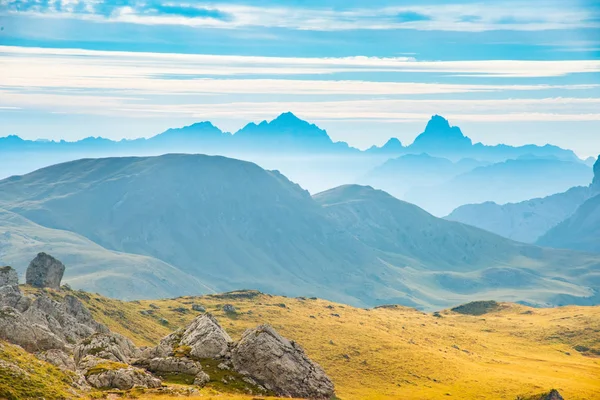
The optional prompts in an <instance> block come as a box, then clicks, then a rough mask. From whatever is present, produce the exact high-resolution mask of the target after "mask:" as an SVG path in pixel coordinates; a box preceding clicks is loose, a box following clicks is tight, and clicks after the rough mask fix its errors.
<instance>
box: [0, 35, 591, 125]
mask: <svg viewBox="0 0 600 400" xmlns="http://www.w3.org/2000/svg"><path fill="white" fill-rule="evenodd" d="M0 68H1V69H2V74H1V75H0V94H1V95H0V108H5V109H6V108H14V109H23V110H42V111H47V112H53V113H67V114H94V115H108V116H115V115H117V116H124V117H132V118H133V117H135V118H173V117H177V116H179V117H181V116H183V117H187V118H194V119H212V118H238V119H240V118H241V119H244V120H248V119H260V118H265V117H267V116H272V113H273V112H274V110H281V111H284V110H292V111H295V112H298V113H300V114H301V115H303V116H305V117H306V118H311V119H321V120H323V119H350V120H351V119H373V120H381V121H396V120H402V121H407V120H423V119H426V118H427V117H428V116H430V115H431V114H435V113H442V114H445V115H451V116H455V117H456V118H460V119H461V120H467V121H598V120H600V117H599V116H600V113H598V110H599V109H600V99H599V98H577V94H578V93H579V92H580V91H582V90H585V92H581V93H585V94H586V95H588V96H589V93H590V90H591V91H592V92H593V93H598V91H597V90H596V89H599V88H600V84H596V83H591V84H574V85H557V84H555V85H549V84H514V83H512V82H514V80H513V79H510V80H498V82H499V83H497V84H477V83H460V84H450V83H434V82H430V83H421V82H410V81H393V82H379V81H368V80H358V79H357V80H336V78H335V75H333V74H335V73H336V72H340V71H354V72H371V71H379V70H385V71H396V72H398V73H402V74H403V75H402V78H403V80H406V78H408V79H409V78H410V76H411V75H410V73H411V72H420V73H423V72H428V73H431V74H434V73H435V74H440V73H452V74H477V75H483V76H490V75H492V76H497V75H502V76H511V77H512V76H519V77H531V76H564V75H567V74H572V73H582V72H598V71H600V61H598V60H588V61H586V60H582V61H510V60H508V61H456V62H418V61H414V60H412V59H409V58H367V57H347V58H281V57H245V56H213V55H193V54H162V53H160V54H159V53H132V52H107V51H92V50H77V49H39V48H22V47H6V46H4V47H2V46H0ZM300 71H301V73H302V74H305V75H315V76H317V75H319V78H320V79H316V77H315V78H312V79H306V78H304V79H291V78H290V77H289V75H290V74H298V73H300ZM244 74H250V75H252V76H253V78H245V77H244V76H243V75H244ZM330 75H331V76H330ZM196 76H201V77H202V78H198V79H191V78H195V77H196ZM254 76H259V77H260V78H254ZM217 78H218V79H217ZM323 78H325V79H323ZM549 91H552V94H549V95H548V96H555V93H557V92H558V93H561V95H562V96H564V97H552V98H551V97H548V98H544V99H539V98H538V99H536V98H529V99H511V98H509V97H510V96H514V95H515V93H520V94H519V97H524V96H526V95H527V94H526V93H527V92H530V94H531V95H532V96H531V97H541V96H542V95H543V93H545V92H549ZM467 93H471V94H477V95H478V97H480V98H478V99H476V100H464V99H462V100H460V99H451V98H450V99H448V95H452V94H455V95H458V94H467ZM423 95H440V96H442V95H445V96H444V98H445V99H437V100H435V99H424V98H423V97H424V96H423ZM399 96H403V97H407V98H398V97H399ZM486 96H490V97H491V98H486ZM240 98H243V99H244V100H243V101H242V100H240ZM332 99H335V100H332Z"/></svg>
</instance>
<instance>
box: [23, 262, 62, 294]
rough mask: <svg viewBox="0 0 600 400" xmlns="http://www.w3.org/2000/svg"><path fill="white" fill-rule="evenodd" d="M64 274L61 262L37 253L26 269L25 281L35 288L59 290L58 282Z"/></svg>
mask: <svg viewBox="0 0 600 400" xmlns="http://www.w3.org/2000/svg"><path fill="white" fill-rule="evenodd" d="M64 273H65V266H64V265H63V263H62V262H60V261H58V260H57V259H56V258H54V257H52V256H51V255H49V254H46V253H39V254H38V255H37V256H36V257H35V258H34V259H33V260H31V262H30V263H29V267H27V272H26V273H25V280H26V283H27V284H28V285H31V286H34V287H37V288H46V287H47V288H51V289H56V290H58V289H60V281H61V280H62V277H63V274H64Z"/></svg>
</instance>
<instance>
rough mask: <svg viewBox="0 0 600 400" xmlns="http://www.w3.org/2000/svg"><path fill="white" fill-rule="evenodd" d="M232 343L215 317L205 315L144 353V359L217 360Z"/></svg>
mask: <svg viewBox="0 0 600 400" xmlns="http://www.w3.org/2000/svg"><path fill="white" fill-rule="evenodd" d="M231 342H232V340H231V338H230V337H229V335H228V334H227V332H225V331H224V330H223V328H221V325H219V323H218V322H217V320H216V319H215V317H213V316H212V315H211V314H204V315H200V316H198V317H196V318H195V319H194V320H193V321H192V322H191V323H190V324H189V325H188V326H187V327H186V328H185V329H180V330H178V331H176V332H174V333H172V334H170V335H168V336H166V337H165V338H163V339H162V340H161V341H160V343H159V345H158V346H157V347H155V348H151V349H147V350H146V351H144V353H143V355H142V358H145V359H152V358H165V357H171V356H179V357H181V356H185V357H193V358H197V359H200V358H213V359H216V358H220V357H223V356H225V355H226V353H227V350H228V348H229V344H230V343H231Z"/></svg>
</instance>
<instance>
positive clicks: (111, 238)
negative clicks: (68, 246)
mask: <svg viewBox="0 0 600 400" xmlns="http://www.w3.org/2000/svg"><path fill="white" fill-rule="evenodd" d="M0 207H3V208H5V209H8V210H10V211H12V212H14V213H18V214H20V215H22V216H24V217H26V218H28V219H30V220H32V221H34V222H35V223H37V224H40V225H43V226H45V227H48V228H52V229H63V230H69V231H72V232H76V233H78V234H80V235H83V236H85V237H86V238H88V239H90V240H92V241H94V242H96V243H98V244H99V245H101V246H103V247H104V248H106V249H110V250H114V251H120V252H127V253H133V254H141V255H146V256H151V257H154V258H157V259H160V260H163V261H165V262H167V263H169V264H171V265H173V266H174V267H176V268H178V269H179V270H181V271H183V272H184V273H186V274H189V275H192V276H194V277H197V278H198V279H200V280H201V281H202V282H203V283H205V284H206V285H208V286H210V287H211V288H213V289H214V290H217V291H221V290H233V289H239V288H256V289H260V290H264V291H270V292H273V293H278V294H286V295H304V296H311V295H317V296H322V297H327V298H329V299H333V300H336V301H342V302H346V303H350V304H357V305H375V304H383V303H402V304H407V305H414V306H418V307H423V308H431V307H435V306H445V305H448V304H455V303H461V302H465V301H470V300H473V297H474V296H476V297H477V298H480V297H482V296H483V297H486V298H495V299H499V300H512V301H517V300H519V301H525V302H528V303H533V304H562V303H563V302H567V303H568V302H574V303H578V302H584V303H585V302H593V301H594V300H593V296H594V292H593V290H592V289H590V287H588V286H587V283H586V281H585V280H586V278H587V277H588V276H589V275H590V274H592V273H593V272H594V268H596V269H597V267H598V265H599V260H600V258H598V257H593V256H588V255H585V254H579V253H574V252H570V251H560V250H546V249H542V248H538V247H535V246H529V245H524V244H519V243H516V242H512V241H510V240H507V239H504V238H501V237H499V236H496V235H494V234H491V233H488V232H485V231H482V230H479V229H477V228H473V227H469V226H466V225H462V224H459V223H455V222H450V221H445V220H441V219H438V218H435V217H433V216H432V215H430V214H428V213H427V212H425V211H423V210H422V209H420V208H418V207H416V206H414V205H411V204H408V203H405V202H402V201H400V200H397V199H396V198H394V197H392V196H390V195H388V194H387V193H385V192H381V191H376V190H373V189H372V188H369V187H360V186H342V187H339V188H336V189H333V190H330V191H327V192H325V193H321V194H319V195H317V196H315V197H314V198H313V197H311V196H310V195H309V194H308V192H306V191H304V190H303V189H302V188H301V187H300V186H298V185H296V184H294V183H292V182H290V181H289V180H288V179H287V178H285V177H284V176H283V175H281V174H280V173H278V172H276V171H265V170H263V169H262V168H260V167H258V166H257V165H255V164H252V163H248V162H243V161H239V160H233V159H228V158H224V157H210V156H202V155H181V154H171V155H166V156H161V157H146V158H136V157H129V158H109V159H96V160H90V159H87V160H79V161H75V162H70V163H66V164H60V165H56V166H53V167H49V168H45V169H42V170H38V171H36V172H34V173H31V174H28V175H25V176H20V177H13V178H9V179H6V180H4V181H0ZM561 296H562V297H561Z"/></svg>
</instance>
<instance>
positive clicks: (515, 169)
mask: <svg viewBox="0 0 600 400" xmlns="http://www.w3.org/2000/svg"><path fill="white" fill-rule="evenodd" d="M166 153H187V154H193V153H202V154H208V155H222V156H227V157H230V158H237V159H241V160H246V161H251V162H254V163H256V164H258V165H260V166H261V167H262V168H265V169H268V170H278V171H280V172H281V173H283V174H284V175H285V176H286V177H288V178H289V179H291V180H293V181H294V182H297V183H299V184H301V185H302V186H303V187H304V188H306V189H307V190H309V191H310V192H311V193H318V192H321V191H324V190H327V189H330V188H332V187H336V186H340V185H343V184H348V183H358V184H363V185H369V186H373V187H376V188H379V189H383V190H385V191H387V192H389V193H391V194H393V195H394V196H396V197H399V198H402V199H404V200H408V201H410V202H412V203H415V204H417V205H419V206H421V207H423V208H425V209H426V210H427V211H429V212H432V213H434V214H435V215H438V216H443V215H447V214H448V213H449V212H451V211H452V210H453V209H454V208H456V207H458V206H460V205H463V204H469V203H478V202H482V201H494V202H498V203H503V202H507V201H512V202H518V201H523V200H528V199H530V198H532V197H543V196H547V195H550V194H554V193H557V192H562V191H565V190H567V189H568V188H570V187H573V186H578V185H582V184H585V183H586V182H589V179H591V174H592V173H591V167H590V166H589V165H588V164H587V163H586V162H584V161H583V160H580V159H578V158H577V157H576V156H575V154H574V153H573V152H572V151H570V150H564V149H561V148H559V147H556V146H550V145H547V146H542V147H540V146H535V145H527V146H521V147H511V146H506V145H497V146H486V145H483V144H481V143H475V144H473V141H472V140H471V139H470V138H468V137H466V136H465V135H464V134H463V133H462V131H461V130H460V128H458V127H456V126H451V125H450V123H449V122H448V121H447V120H446V119H445V118H443V117H441V116H438V115H435V116H433V117H432V118H431V120H430V121H429V122H428V123H427V126H426V127H425V129H424V131H423V132H422V133H421V134H419V135H418V136H417V137H416V139H415V140H414V142H413V143H412V144H410V145H408V146H405V145H403V144H402V143H401V142H400V141H399V140H398V139H395V138H392V139H390V140H389V141H388V142H387V143H386V144H385V145H383V146H381V147H377V146H373V147H371V148H369V149H367V150H365V151H361V150H359V149H356V148H353V147H351V146H349V145H348V144H347V143H344V142H334V141H333V140H332V139H331V138H330V137H329V135H328V134H327V132H326V131H325V130H323V129H321V128H319V127H318V126H316V125H314V124H311V123H309V122H307V121H304V120H301V119H300V118H298V117H296V116H295V115H294V114H292V113H290V112H287V113H283V114H281V115H279V116H278V117H277V118H275V119H274V120H272V121H262V122H260V123H258V124H255V123H249V124H247V125H246V126H245V127H243V128H242V129H240V130H239V131H237V132H236V133H234V134H231V133H228V132H223V131H221V130H220V129H219V128H217V127H216V126H214V125H213V124H212V123H210V122H199V123H195V124H192V125H189V126H186V127H182V128H173V129H169V130H167V131H165V132H163V133H160V134H158V135H156V136H153V137H150V138H148V139H144V138H141V139H133V140H121V141H112V140H108V139H103V138H87V139H83V140H80V141H77V142H66V141H58V142H55V141H47V140H37V141H30V140H22V139H21V138H19V137H17V136H9V137H6V138H0V156H1V157H2V158H3V161H4V162H3V163H2V165H0V178H3V177H8V176H10V175H21V174H24V173H27V172H31V171H33V170H35V169H38V168H41V167H45V166H49V165H53V164H57V163H61V162H66V161H72V160H76V159H81V158H89V157H93V158H98V157H115V156H154V155H161V154H166ZM505 163H509V164H508V165H505ZM483 167H487V169H481V168H483ZM538 174H539V176H553V179H538V181H537V182H535V185H532V179H535V177H536V176H538ZM494 181H498V182H500V183H501V184H504V185H505V186H504V187H498V189H497V190H494V188H493V187H491V188H490V187H486V185H488V186H489V182H494ZM456 188H460V190H457V189H456ZM431 194H434V195H433V196H432V195H431Z"/></svg>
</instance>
